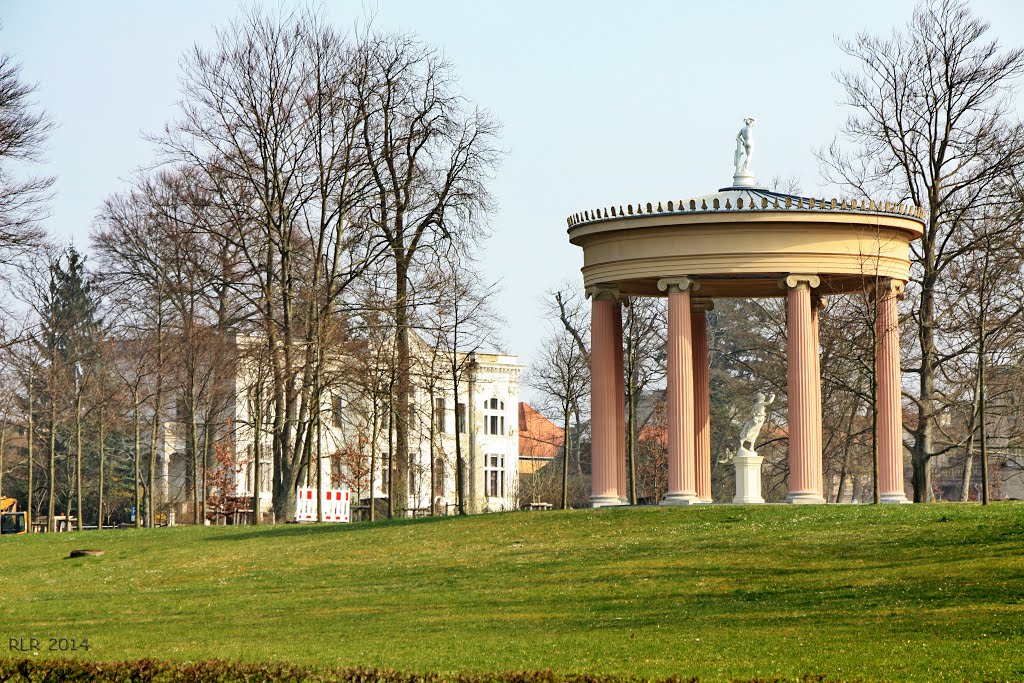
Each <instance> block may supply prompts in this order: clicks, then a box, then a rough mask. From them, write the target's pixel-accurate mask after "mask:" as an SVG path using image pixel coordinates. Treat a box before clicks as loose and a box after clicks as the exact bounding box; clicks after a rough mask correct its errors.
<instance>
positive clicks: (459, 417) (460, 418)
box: [455, 403, 466, 434]
mask: <svg viewBox="0 0 1024 683" xmlns="http://www.w3.org/2000/svg"><path fill="white" fill-rule="evenodd" d="M455 428H456V429H458V430H459V434H465V433H466V404H465V403H459V404H457V405H456V406H455Z"/></svg>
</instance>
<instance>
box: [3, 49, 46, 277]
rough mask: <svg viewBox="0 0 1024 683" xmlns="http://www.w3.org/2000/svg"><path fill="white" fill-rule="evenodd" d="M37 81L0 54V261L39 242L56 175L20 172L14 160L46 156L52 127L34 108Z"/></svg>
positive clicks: (33, 159) (29, 160) (23, 161)
mask: <svg viewBox="0 0 1024 683" xmlns="http://www.w3.org/2000/svg"><path fill="white" fill-rule="evenodd" d="M35 90H36V86H35V85H33V84H30V83H26V82H25V81H24V80H23V79H22V75H21V65H20V64H18V63H17V62H16V61H15V60H14V57H13V56H11V55H9V54H6V53H4V54H0V263H3V264H9V263H11V261H12V260H14V259H15V258H17V257H18V256H19V255H23V254H25V253H26V252H27V251H28V250H31V249H34V248H35V247H37V246H38V245H39V244H40V243H41V242H42V241H43V238H44V235H45V233H44V232H43V230H42V229H41V228H40V226H39V221H40V220H41V219H42V218H43V217H44V216H45V213H46V210H45V209H46V204H47V202H48V201H49V198H50V187H51V186H52V185H53V181H54V179H53V177H49V176H36V177H19V174H18V173H16V172H15V170H14V168H12V162H13V163H15V164H24V163H26V162H29V163H34V162H39V161H41V160H42V152H43V146H44V144H45V143H46V138H47V136H48V135H49V133H50V131H51V130H52V129H53V123H52V122H51V121H50V119H49V117H47V115H46V114H45V113H43V112H41V111H35V103H34V102H33V101H32V95H33V93H34V92H35Z"/></svg>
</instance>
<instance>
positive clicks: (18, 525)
mask: <svg viewBox="0 0 1024 683" xmlns="http://www.w3.org/2000/svg"><path fill="white" fill-rule="evenodd" d="M27 533H28V513H27V512H18V501H17V500H15V499H14V498H0V534H3V535H5V536H6V535H8V534H27Z"/></svg>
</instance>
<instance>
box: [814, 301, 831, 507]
mask: <svg viewBox="0 0 1024 683" xmlns="http://www.w3.org/2000/svg"><path fill="white" fill-rule="evenodd" d="M824 309H825V299H824V298H822V297H820V296H817V295H814V294H812V296H811V346H812V349H813V354H812V357H813V360H814V390H815V399H814V405H815V406H816V407H815V408H814V416H813V422H814V452H815V453H818V454H819V456H818V457H819V458H824V453H825V448H824V440H823V439H822V434H821V341H820V338H819V336H818V314H819V313H820V312H821V311H823V310H824ZM823 470H824V467H821V468H818V471H817V473H818V495H819V496H821V497H823V498H825V500H826V501H828V498H827V497H825V482H824V471H823Z"/></svg>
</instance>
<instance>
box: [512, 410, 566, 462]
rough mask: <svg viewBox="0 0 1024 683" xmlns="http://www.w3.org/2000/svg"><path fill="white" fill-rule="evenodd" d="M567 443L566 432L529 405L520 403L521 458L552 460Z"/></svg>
mask: <svg viewBox="0 0 1024 683" xmlns="http://www.w3.org/2000/svg"><path fill="white" fill-rule="evenodd" d="M564 443H565V430H564V429H562V428H561V427H559V426H558V425H556V424H555V423H554V422H552V421H551V420H549V419H547V418H546V417H544V416H543V415H541V414H540V413H538V412H537V411H536V409H534V407H533V406H531V405H530V404H529V403H523V402H520V403H519V457H520V458H545V459H551V458H554V457H555V456H557V455H558V451H559V450H560V449H561V448H562V445H563V444H564Z"/></svg>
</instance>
